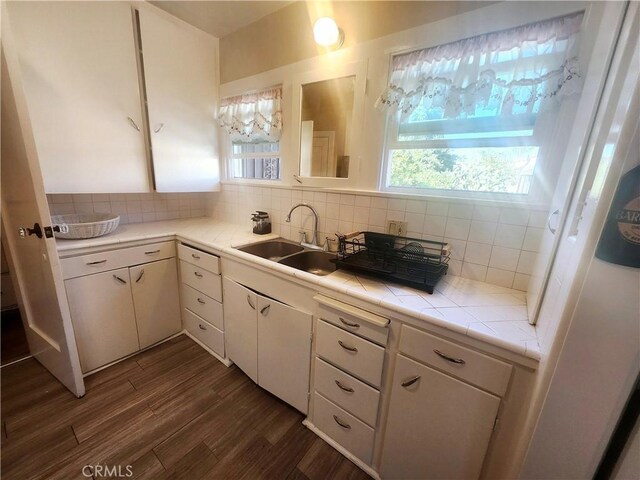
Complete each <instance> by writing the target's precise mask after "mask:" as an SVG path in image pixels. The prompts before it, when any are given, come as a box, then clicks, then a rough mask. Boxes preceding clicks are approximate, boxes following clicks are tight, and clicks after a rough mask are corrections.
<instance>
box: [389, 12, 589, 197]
mask: <svg viewBox="0 0 640 480" xmlns="http://www.w3.org/2000/svg"><path fill="white" fill-rule="evenodd" d="M582 18H583V13H576V14H572V15H568V16H564V17H560V18H554V19H550V20H546V21H542V22H537V23H533V24H528V25H524V26H520V27H517V28H512V29H509V30H503V31H499V32H493V33H487V34H484V35H479V36H476V37H472V38H467V39H464V40H460V41H456V42H453V43H447V44H444V45H438V46H434V47H430V48H425V49H422V50H417V51H413V52H409V53H405V54H400V55H396V56H394V57H393V60H392V67H391V74H390V79H389V85H388V87H387V88H386V89H385V91H384V92H383V93H382V95H381V96H380V98H379V99H378V101H377V103H376V106H377V108H379V109H380V110H383V111H386V112H388V113H389V115H390V116H391V121H390V122H389V128H388V139H387V149H388V152H387V153H388V157H387V171H386V186H387V187H390V188H414V189H415V188H423V189H424V188H426V189H444V190H461V191H468V192H469V191H471V192H473V191H477V192H493V193H503V194H504V193H513V194H527V193H529V189H530V186H531V179H532V176H533V172H534V169H535V166H536V163H537V160H538V154H539V149H540V147H541V142H542V141H543V140H542V139H541V138H540V135H538V134H537V130H539V128H537V122H538V120H539V119H540V118H541V116H542V115H543V112H545V111H549V110H554V109H556V108H557V107H558V105H559V104H560V103H561V102H562V100H563V99H564V98H566V97H568V96H570V95H573V94H575V93H577V92H580V90H581V85H582V75H581V73H580V70H579V62H578V47H579V31H580V26H581V24H582Z"/></svg>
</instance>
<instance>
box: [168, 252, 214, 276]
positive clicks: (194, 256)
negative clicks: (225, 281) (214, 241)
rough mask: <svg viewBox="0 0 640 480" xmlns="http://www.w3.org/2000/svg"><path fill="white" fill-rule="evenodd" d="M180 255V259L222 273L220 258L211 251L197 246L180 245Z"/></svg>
mask: <svg viewBox="0 0 640 480" xmlns="http://www.w3.org/2000/svg"><path fill="white" fill-rule="evenodd" d="M178 257H179V258H180V260H184V261H185V262H189V263H191V264H193V265H197V266H198V267H200V268H204V269H205V270H208V271H210V272H211V273H215V274H216V275H220V258H218V257H216V256H215V255H211V254H210V253H205V252H203V251H201V250H196V249H195V248H191V247H187V246H186V245H183V244H179V245H178Z"/></svg>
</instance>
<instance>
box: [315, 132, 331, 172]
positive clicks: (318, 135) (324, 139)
mask: <svg viewBox="0 0 640 480" xmlns="http://www.w3.org/2000/svg"><path fill="white" fill-rule="evenodd" d="M335 136H336V132H333V131H331V132H328V131H327V132H323V131H319V132H313V147H312V149H311V176H312V177H335V176H336V156H335Z"/></svg>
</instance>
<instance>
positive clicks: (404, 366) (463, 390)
mask: <svg viewBox="0 0 640 480" xmlns="http://www.w3.org/2000/svg"><path fill="white" fill-rule="evenodd" d="M499 406H500V399H499V398H498V397H494V396H493V395H490V394H488V393H486V392H483V391H482V390H479V389H477V388H475V387H472V386H471V385H468V384H466V383H463V382H461V381H459V380H456V379H455V378H453V377H449V376H448V375H445V374H443V373H440V372H437V371H436V370H433V369H431V368H429V367H427V366H425V365H422V364H420V363H417V362H414V361H413V360H410V359H408V358H406V357H403V356H402V355H398V360H397V363H396V367H395V371H394V374H393V387H392V390H391V403H390V405H389V416H388V418H387V429H386V433H385V436H384V445H383V450H382V465H381V476H382V478H384V479H385V480H390V479H408V478H412V479H443V478H446V479H450V480H452V479H474V478H478V476H479V475H480V470H481V468H482V463H483V461H484V457H485V454H486V451H487V447H488V446H489V440H490V439H491V433H492V432H493V425H494V422H495V418H496V415H497V413H498V407H499Z"/></svg>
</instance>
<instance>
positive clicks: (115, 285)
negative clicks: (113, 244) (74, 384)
mask: <svg viewBox="0 0 640 480" xmlns="http://www.w3.org/2000/svg"><path fill="white" fill-rule="evenodd" d="M167 257H169V258H167ZM153 260H155V261H153ZM61 264H62V269H63V273H64V274H65V277H66V280H65V288H66V291H67V298H68V300H69V308H70V310H71V321H72V323H73V327H74V330H75V336H76V343H77V345H78V352H79V354H80V363H81V366H82V371H83V372H84V373H86V372H89V371H92V370H95V369H96V368H98V367H101V366H103V365H106V364H108V363H110V362H113V361H115V360H118V359H119V358H122V357H125V356H127V355H129V354H131V353H134V352H137V351H138V350H140V349H141V348H146V347H148V346H150V345H153V344H154V343H157V342H159V341H161V340H163V339H165V338H167V337H170V336H171V335H173V334H175V333H178V332H179V331H180V330H181V329H182V321H181V318H180V300H179V296H178V271H177V267H176V259H175V243H174V242H160V243H152V244H147V245H140V246H136V247H129V248H121V249H115V250H108V251H104V252H99V253H91V254H87V255H80V256H71V257H68V258H64V259H62V261H61ZM93 268H95V269H97V272H95V273H93V272H94V271H95V270H91V269H93ZM89 272H91V273H89ZM70 277H72V278H70Z"/></svg>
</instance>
